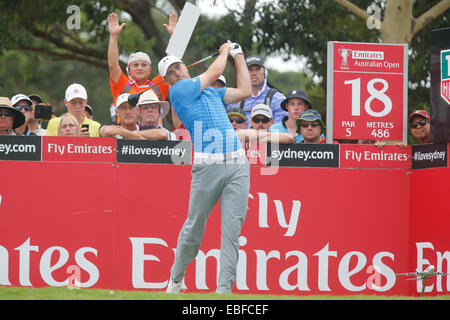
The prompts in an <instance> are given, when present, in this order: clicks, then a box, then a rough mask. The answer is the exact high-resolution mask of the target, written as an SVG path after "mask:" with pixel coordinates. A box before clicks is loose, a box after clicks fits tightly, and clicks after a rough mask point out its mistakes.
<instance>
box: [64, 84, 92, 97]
mask: <svg viewBox="0 0 450 320" xmlns="http://www.w3.org/2000/svg"><path fill="white" fill-rule="evenodd" d="M75 98H81V99H85V100H87V92H86V89H85V88H84V87H83V86H82V85H81V84H78V83H72V84H71V85H70V86H68V87H67V89H66V100H67V101H70V100H72V99H75Z"/></svg>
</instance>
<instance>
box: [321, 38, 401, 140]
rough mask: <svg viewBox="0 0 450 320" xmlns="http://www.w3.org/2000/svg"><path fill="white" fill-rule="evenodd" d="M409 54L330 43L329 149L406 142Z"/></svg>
mask: <svg viewBox="0 0 450 320" xmlns="http://www.w3.org/2000/svg"><path fill="white" fill-rule="evenodd" d="M407 50H408V47H407V45H403V44H375V43H355V42H336V41H330V42H328V61H327V63H328V65H327V67H328V74H327V143H332V141H333V140H334V139H348V140H353V139H362V140H402V141H404V142H406V139H407V137H406V134H407V112H408V106H407V104H408V102H407V99H408V91H407V90H408V87H407V86H408V53H407Z"/></svg>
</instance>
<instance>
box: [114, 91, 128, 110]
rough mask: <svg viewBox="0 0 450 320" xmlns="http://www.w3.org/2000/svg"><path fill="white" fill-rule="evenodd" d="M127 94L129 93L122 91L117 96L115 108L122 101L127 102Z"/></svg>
mask: <svg viewBox="0 0 450 320" xmlns="http://www.w3.org/2000/svg"><path fill="white" fill-rule="evenodd" d="M129 95H130V94H129V93H122V94H121V95H120V96H118V97H117V101H116V108H119V107H120V105H121V104H122V103H124V102H128V96H129Z"/></svg>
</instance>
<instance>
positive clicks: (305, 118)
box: [297, 109, 325, 143]
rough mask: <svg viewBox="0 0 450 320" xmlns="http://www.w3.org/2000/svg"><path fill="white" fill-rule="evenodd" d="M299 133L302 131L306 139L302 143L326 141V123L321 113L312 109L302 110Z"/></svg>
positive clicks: (298, 121) (298, 120)
mask: <svg viewBox="0 0 450 320" xmlns="http://www.w3.org/2000/svg"><path fill="white" fill-rule="evenodd" d="M297 133H300V134H301V135H302V136H303V138H304V140H303V141H302V142H300V143H325V138H324V137H323V136H322V135H323V134H325V124H324V123H323V121H322V117H321V116H320V113H319V112H317V111H316V110H313V109H310V110H306V111H304V112H302V114H301V115H300V118H298V119H297Z"/></svg>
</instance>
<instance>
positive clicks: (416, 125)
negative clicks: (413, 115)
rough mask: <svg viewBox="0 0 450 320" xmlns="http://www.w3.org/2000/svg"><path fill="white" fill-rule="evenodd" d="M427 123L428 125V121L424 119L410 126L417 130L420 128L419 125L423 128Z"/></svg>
mask: <svg viewBox="0 0 450 320" xmlns="http://www.w3.org/2000/svg"><path fill="white" fill-rule="evenodd" d="M427 123H428V120H426V119H422V120H420V121H418V122H411V124H410V126H411V128H413V129H415V128H417V127H418V126H419V124H420V126H421V127H423V126H424V125H426V124H427Z"/></svg>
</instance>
